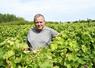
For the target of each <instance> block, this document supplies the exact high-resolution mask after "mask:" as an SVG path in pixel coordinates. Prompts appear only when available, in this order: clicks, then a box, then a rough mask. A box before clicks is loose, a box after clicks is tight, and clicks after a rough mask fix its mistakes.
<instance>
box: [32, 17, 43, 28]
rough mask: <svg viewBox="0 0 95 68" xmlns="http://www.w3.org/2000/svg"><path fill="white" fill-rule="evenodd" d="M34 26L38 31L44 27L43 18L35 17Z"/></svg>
mask: <svg viewBox="0 0 95 68" xmlns="http://www.w3.org/2000/svg"><path fill="white" fill-rule="evenodd" d="M34 23H35V26H36V28H37V29H38V30H42V29H43V27H44V26H45V21H44V18H43V17H41V16H40V17H37V18H36V20H35V22H34Z"/></svg>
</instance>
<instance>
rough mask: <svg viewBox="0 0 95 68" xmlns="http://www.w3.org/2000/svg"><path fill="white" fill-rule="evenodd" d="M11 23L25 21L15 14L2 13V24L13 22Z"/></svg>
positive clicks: (0, 14)
mask: <svg viewBox="0 0 95 68" xmlns="http://www.w3.org/2000/svg"><path fill="white" fill-rule="evenodd" d="M11 21H25V20H24V18H22V17H16V16H15V15H13V14H8V13H7V14H2V13H0V23H2V22H4V23H6V22H11Z"/></svg>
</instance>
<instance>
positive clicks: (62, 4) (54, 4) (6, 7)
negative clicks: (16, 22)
mask: <svg viewBox="0 0 95 68" xmlns="http://www.w3.org/2000/svg"><path fill="white" fill-rule="evenodd" d="M0 13H10V14H14V15H16V16H20V17H23V18H24V19H26V20H30V21H32V20H33V17H34V15H35V14H37V13H41V14H43V15H44V16H45V18H46V20H47V21H75V20H79V19H87V18H90V19H95V0H0Z"/></svg>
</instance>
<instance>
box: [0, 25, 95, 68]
mask: <svg viewBox="0 0 95 68" xmlns="http://www.w3.org/2000/svg"><path fill="white" fill-rule="evenodd" d="M47 26H49V27H51V28H53V29H55V30H57V31H58V32H59V35H58V36H57V37H56V38H53V41H52V43H51V44H50V45H49V47H48V48H43V49H40V50H39V51H37V52H36V53H34V52H31V51H27V50H25V49H26V48H27V47H28V45H27V43H26V39H27V33H28V31H29V29H30V28H31V27H33V25H30V24H25V25H15V24H13V25H11V24H10V25H5V24H1V25H0V68H95V23H48V24H47Z"/></svg>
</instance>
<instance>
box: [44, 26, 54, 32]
mask: <svg viewBox="0 0 95 68" xmlns="http://www.w3.org/2000/svg"><path fill="white" fill-rule="evenodd" d="M44 29H45V30H49V31H52V30H54V29H52V28H50V27H47V26H46V27H45V28H44Z"/></svg>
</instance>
